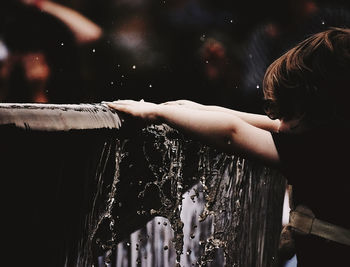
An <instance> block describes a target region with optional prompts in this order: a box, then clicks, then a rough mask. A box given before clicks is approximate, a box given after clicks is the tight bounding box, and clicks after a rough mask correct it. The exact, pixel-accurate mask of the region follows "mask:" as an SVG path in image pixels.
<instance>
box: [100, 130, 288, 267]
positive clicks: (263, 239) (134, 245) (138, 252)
mask: <svg viewBox="0 0 350 267" xmlns="http://www.w3.org/2000/svg"><path fill="white" fill-rule="evenodd" d="M136 138H140V139H143V140H144V141H143V142H141V143H139V144H138V145H139V146H140V147H136V146H133V145H134V144H135V142H134V140H133V138H131V139H130V140H126V141H125V142H126V144H125V145H124V148H126V147H128V145H130V144H131V143H132V144H133V145H132V146H131V147H128V149H130V150H134V149H136V150H142V154H143V159H144V160H145V162H142V164H140V163H138V162H137V160H135V158H132V159H131V161H132V162H133V164H134V165H132V166H130V165H129V166H128V170H129V171H131V173H133V172H134V171H135V170H134V168H136V167H137V166H138V167H137V168H139V167H140V166H141V165H143V167H145V168H146V169H148V171H149V172H150V173H149V174H147V171H145V172H142V175H141V176H138V175H136V177H131V176H130V177H128V178H126V177H123V170H122V168H121V167H119V168H120V169H121V171H120V175H121V177H120V179H130V180H129V182H130V184H131V187H133V186H134V183H136V180H137V181H139V180H140V179H141V180H142V181H145V182H143V183H138V190H139V191H137V192H136V193H137V198H138V199H141V203H143V204H144V203H147V201H148V202H150V200H152V199H153V200H156V201H154V202H152V201H151V203H152V204H151V205H149V206H148V207H146V205H143V204H141V205H140V208H139V209H136V212H135V211H134V212H135V214H134V215H135V217H139V218H140V220H141V221H144V222H146V221H148V223H147V224H146V226H144V227H142V226H141V228H140V229H138V230H136V231H134V232H133V233H132V234H130V235H129V236H127V237H125V238H124V239H122V238H121V239H119V240H121V241H122V242H120V243H119V244H118V245H116V247H113V249H112V250H113V251H110V252H109V254H110V258H111V257H112V258H113V260H112V261H108V262H107V263H109V264H107V265H108V266H118V267H124V266H175V265H178V266H271V264H272V262H273V259H274V257H275V256H276V255H275V253H276V248H277V242H278V235H279V230H280V227H281V226H280V222H281V214H282V212H281V211H282V204H283V196H284V180H283V179H282V178H281V177H280V175H279V174H278V173H277V172H275V171H273V170H269V169H267V168H265V167H263V166H261V165H259V164H256V163H251V162H248V161H246V160H245V159H242V158H238V157H236V156H229V155H226V154H223V153H219V152H217V151H215V150H214V149H212V148H209V147H206V146H204V145H202V144H200V143H196V142H192V141H189V140H188V139H186V138H185V137H184V136H182V135H180V134H179V133H178V132H176V131H174V130H173V129H171V128H168V127H167V126H150V127H148V128H146V129H144V130H143V131H142V133H141V134H140V135H138V136H137V137H136ZM136 143H137V142H136ZM123 153H124V154H123ZM129 153H131V152H130V151H124V152H121V155H124V160H125V161H128V160H130V159H128V157H129V156H130V154H129ZM136 153H137V151H136ZM119 156H120V155H119ZM119 163H120V164H123V163H122V161H121V162H119ZM141 169H142V168H141ZM138 173H139V171H138ZM147 175H150V176H149V177H148V178H146V177H147ZM127 176H128V175H127ZM147 180H148V181H147ZM117 187H118V186H117ZM123 189H124V190H125V187H124V186H123ZM150 192H151V193H150ZM114 196H115V198H116V199H118V200H116V202H118V201H121V202H122V203H124V202H126V203H127V201H125V200H120V198H119V197H118V190H116V195H114ZM122 207H123V206H116V208H115V210H114V214H113V213H111V216H116V214H121V213H122V212H121V211H120V210H119V208H122ZM153 216H156V217H155V218H153ZM152 218H153V219H152ZM115 230H116V232H114V233H113V234H114V236H115V238H114V239H113V240H112V241H113V242H111V243H113V244H114V243H115V241H116V240H118V235H120V233H118V228H116V229H115ZM107 243H108V242H107ZM104 260H105V259H104V257H103V256H102V257H100V265H101V264H102V265H103V264H106V262H105V261H104Z"/></svg>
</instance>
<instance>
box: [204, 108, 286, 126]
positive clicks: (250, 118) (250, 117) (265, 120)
mask: <svg viewBox="0 0 350 267" xmlns="http://www.w3.org/2000/svg"><path fill="white" fill-rule="evenodd" d="M203 110H207V111H216V112H224V113H227V114H231V115H235V116H237V117H239V118H240V119H242V120H244V121H245V122H247V123H249V124H250V125H253V126H255V127H258V128H260V129H264V130H267V131H270V132H277V131H278V128H279V125H280V121H279V120H271V119H270V118H269V117H268V116H266V115H261V114H254V113H247V112H242V111H237V110H233V109H228V108H224V107H219V106H203Z"/></svg>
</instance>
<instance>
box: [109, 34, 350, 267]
mask: <svg viewBox="0 0 350 267" xmlns="http://www.w3.org/2000/svg"><path fill="white" fill-rule="evenodd" d="M263 84H264V85H263V87H264V99H265V101H266V113H267V115H268V116H264V115H257V114H249V113H244V112H239V111H234V110H230V109H226V108H221V107H216V106H203V105H200V104H197V103H194V102H191V101H186V100H180V101H174V102H168V103H163V104H153V103H148V102H144V101H140V102H136V101H132V100H120V101H115V102H113V103H109V106H110V107H111V108H114V109H117V110H119V111H121V112H126V113H128V114H131V115H132V116H135V117H137V118H141V119H143V120H145V121H148V122H150V123H167V124H169V125H170V126H172V127H174V128H176V129H178V130H180V131H184V132H186V133H188V134H189V135H192V136H193V138H199V139H200V140H202V141H203V142H206V143H209V144H211V145H214V146H215V147H217V148H219V149H222V150H223V151H226V152H228V153H235V154H240V155H242V156H244V157H247V158H253V159H256V160H260V161H262V162H263V163H265V164H268V165H270V166H273V167H276V168H279V169H280V170H281V171H282V173H283V174H284V175H285V177H286V178H287V180H288V183H289V184H291V185H292V186H293V205H292V212H291V216H290V218H291V221H290V225H289V228H290V229H292V234H293V238H294V240H295V249H296V255H297V259H298V266H299V267H300V266H301V267H305V266H310V267H311V266H312V267H313V266H317V267H320V266H344V264H345V265H347V264H349V263H348V255H349V253H350V218H349V216H348V214H347V210H348V201H349V196H350V176H349V175H348V171H347V170H348V168H347V165H348V160H347V157H346V156H345V155H347V153H348V151H349V144H350V138H349V136H350V135H349V132H350V131H349V130H350V127H349V111H350V103H348V99H347V97H346V96H347V90H349V89H350V88H349V87H350V29H341V28H331V29H329V30H326V31H324V32H320V33H317V34H314V35H312V36H310V37H309V38H307V39H306V40H304V41H303V42H301V43H299V44H298V45H297V46H295V47H294V48H292V49H291V50H289V51H288V52H287V53H285V54H284V55H282V56H281V57H280V58H279V59H277V60H276V61H275V62H273V63H272V64H271V65H270V67H269V68H268V69H267V71H266V74H265V77H264V83H263Z"/></svg>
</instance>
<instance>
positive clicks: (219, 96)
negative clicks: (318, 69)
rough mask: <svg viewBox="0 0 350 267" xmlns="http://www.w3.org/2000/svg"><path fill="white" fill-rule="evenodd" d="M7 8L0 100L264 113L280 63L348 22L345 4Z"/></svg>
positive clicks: (0, 44) (22, 4)
mask: <svg viewBox="0 0 350 267" xmlns="http://www.w3.org/2000/svg"><path fill="white" fill-rule="evenodd" d="M4 2H5V1H2V3H1V4H0V20H1V21H0V102H41V103H83V102H89V103H96V102H100V101H104V100H105V101H110V100H116V99H126V98H127V99H135V100H140V99H145V100H146V101H154V102H158V103H160V102H165V101H169V100H176V99H190V100H193V101H197V102H201V103H204V104H215V105H222V106H226V107H229V108H235V109H239V110H244V111H249V112H258V113H262V112H263V111H262V108H261V106H262V105H261V103H262V102H261V100H262V79H263V75H264V72H265V70H266V68H267V67H268V65H269V64H270V63H272V61H273V60H275V59H276V58H278V57H279V56H280V55H282V54H283V53H284V52H285V51H286V50H287V49H288V48H291V47H292V46H294V45H295V44H296V43H297V42H298V41H300V40H302V39H304V38H305V37H307V36H308V35H310V34H312V33H315V32H318V31H321V30H324V29H326V28H328V27H331V26H337V27H349V26H350V13H349V8H350V4H349V3H348V1H345V0H343V1H340V0H332V1H331V0H328V1H312V0H283V1H281V0H265V1H262V0H245V1H234V0H216V1H210V0H104V1H96V0H56V1H46V0H17V1H6V2H5V3H4Z"/></svg>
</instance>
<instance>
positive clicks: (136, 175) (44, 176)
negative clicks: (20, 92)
mask: <svg viewBox="0 0 350 267" xmlns="http://www.w3.org/2000/svg"><path fill="white" fill-rule="evenodd" d="M12 106H13V105H12ZM12 106H11V105H3V106H1V107H0V113H1V116H0V117H1V121H0V124H1V133H2V136H6V137H7V138H2V139H0V145H1V148H2V153H1V161H0V162H1V163H2V165H1V167H2V174H1V175H2V188H4V192H3V194H2V196H3V197H4V199H5V200H4V201H2V202H1V203H2V205H3V207H2V208H3V209H2V210H3V214H4V215H6V217H5V218H6V219H5V220H4V223H5V226H3V227H2V229H3V230H5V232H6V233H4V234H3V241H4V244H7V245H6V246H5V248H4V249H3V251H4V253H5V254H6V255H8V257H7V259H10V260H11V263H12V265H11V266H13V264H14V265H15V266H16V265H18V266H23V265H24V264H26V265H30V266H69V267H70V266H111V267H115V266H118V267H119V266H123V267H124V266H152V267H153V266H176V265H180V266H244V267H245V266H258V267H259V266H271V263H272V262H273V257H275V252H276V248H277V242H278V236H279V231H280V227H281V215H282V204H283V197H284V188H285V187H284V180H283V179H281V177H280V175H279V174H278V173H277V172H275V171H273V170H270V169H267V168H265V167H263V166H261V165H259V164H257V163H254V162H249V161H247V160H245V159H242V158H238V157H236V156H231V155H226V154H223V153H219V152H218V151H215V150H214V149H212V148H210V147H207V146H204V145H203V144H201V143H198V142H195V141H193V140H190V139H188V138H187V137H186V136H183V135H182V134H180V133H178V132H177V131H175V130H173V129H171V128H169V127H168V126H166V125H160V126H149V127H147V128H144V129H140V128H139V127H136V125H134V124H133V122H132V121H129V122H128V121H127V120H126V121H124V122H123V120H122V119H121V120H119V118H118V119H116V118H114V117H113V116H114V115H112V114H111V113H110V111H108V109H106V108H104V107H101V106H98V105H97V106H94V105H88V106H84V107H77V106H68V105H67V106H63V107H62V106H60V107H56V106H45V105H35V106H34V105H22V106H21V105H15V107H12ZM57 108H58V110H57ZM12 109H20V110H17V111H16V112H15V111H14V110H12ZM90 113H91V114H90ZM4 114H5V115H4ZM67 114H68V115H67ZM66 116H68V118H66ZM101 116H102V117H101ZM100 117H101V118H103V119H102V120H99V118H100ZM53 118H55V119H53ZM77 118H80V119H81V120H80V123H79V124H78V125H77V126H74V121H75V120H76V119H77ZM110 120H112V121H111V122H110ZM43 122H45V123H44V126H43V125H42V124H43ZM92 122H93V123H92ZM95 122H96V124H95V125H94V123H95ZM121 122H122V127H121V128H119V129H116V128H115V125H117V127H119V126H120V123H121ZM113 125H114V126H113ZM74 127H75V128H76V129H75V128H74ZM5 189H6V190H5ZM19 254H20V255H21V257H18V255H19ZM13 259H16V260H15V263H13Z"/></svg>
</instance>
